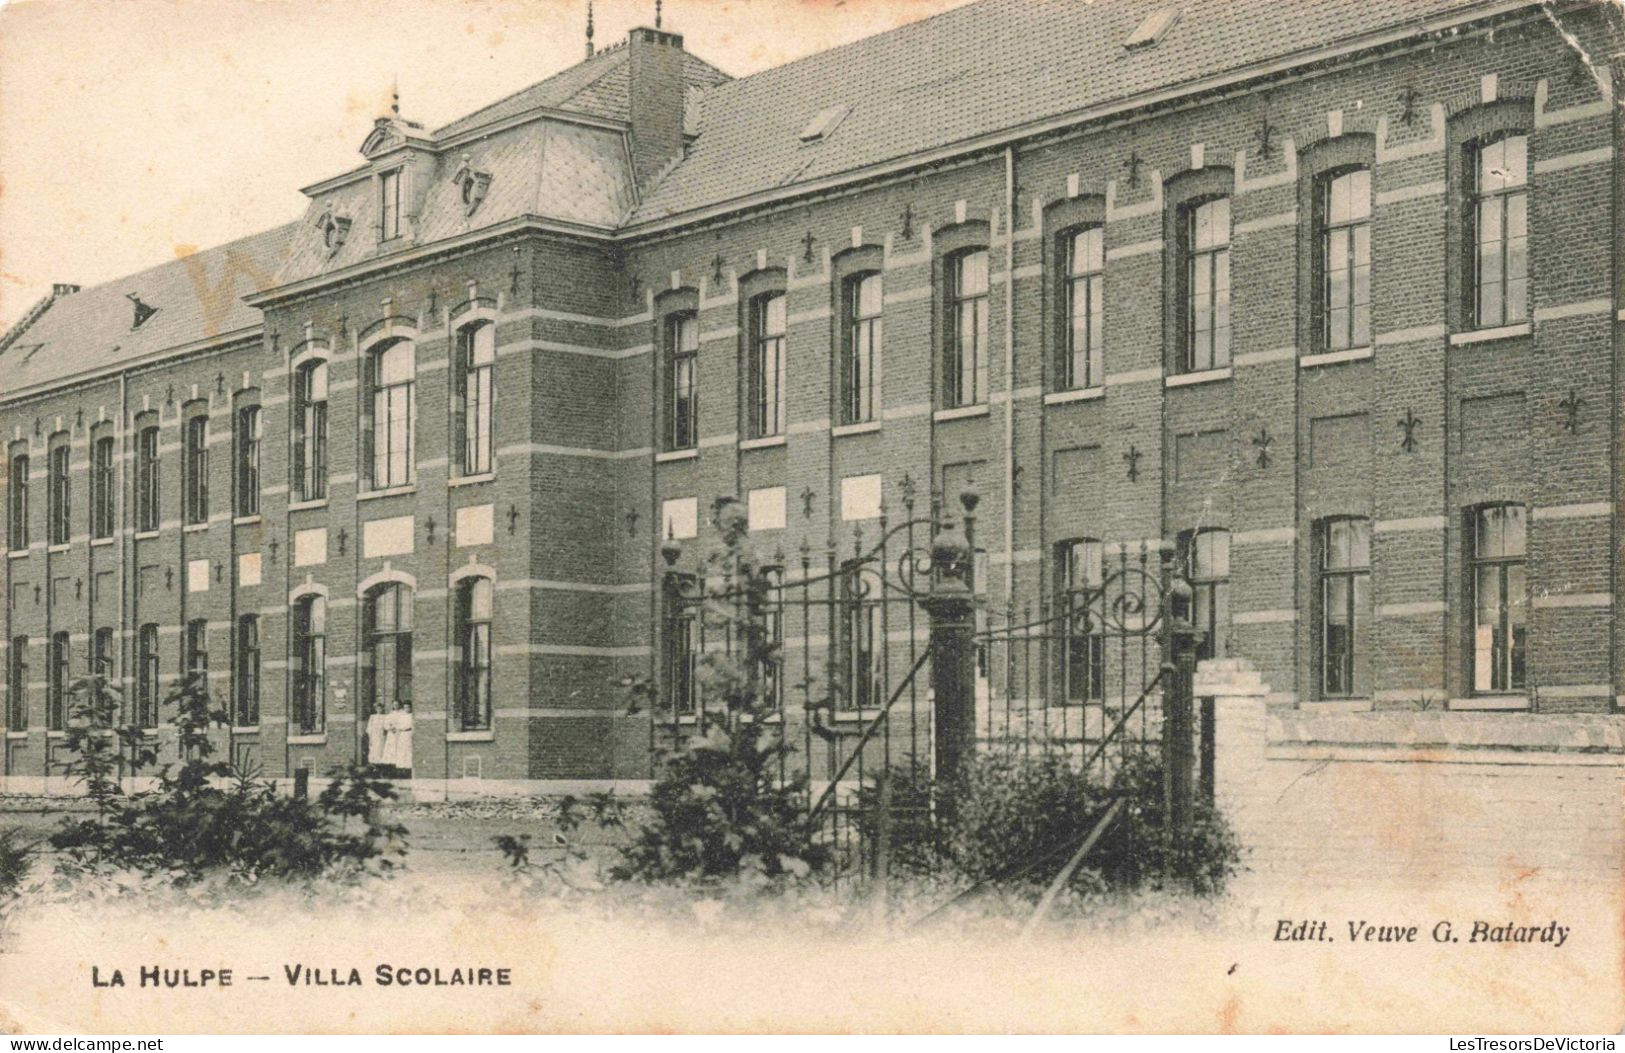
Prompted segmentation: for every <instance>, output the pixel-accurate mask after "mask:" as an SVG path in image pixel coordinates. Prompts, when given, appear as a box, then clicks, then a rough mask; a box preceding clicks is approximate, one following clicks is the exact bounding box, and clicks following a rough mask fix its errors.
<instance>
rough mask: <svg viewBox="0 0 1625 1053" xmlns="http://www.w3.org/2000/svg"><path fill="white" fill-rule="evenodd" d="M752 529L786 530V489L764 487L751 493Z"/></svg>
mask: <svg viewBox="0 0 1625 1053" xmlns="http://www.w3.org/2000/svg"><path fill="white" fill-rule="evenodd" d="M750 528H751V529H752V530H783V529H784V487H782V486H764V487H762V488H761V489H759V490H752V491H751V492H750Z"/></svg>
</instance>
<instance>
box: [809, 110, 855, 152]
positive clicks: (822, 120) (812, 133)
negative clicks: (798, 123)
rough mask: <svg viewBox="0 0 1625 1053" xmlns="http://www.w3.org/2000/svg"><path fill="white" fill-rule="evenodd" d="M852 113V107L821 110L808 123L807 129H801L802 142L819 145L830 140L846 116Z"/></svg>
mask: <svg viewBox="0 0 1625 1053" xmlns="http://www.w3.org/2000/svg"><path fill="white" fill-rule="evenodd" d="M851 112H852V107H850V106H844V105H843V106H831V107H829V108H828V109H824V110H819V111H818V113H816V114H814V115H813V119H812V120H810V121H808V122H807V127H805V128H803V129H801V141H802V142H804V143H818V142H823V141H824V140H825V139H828V138H829V137H830V136H831V135H832V134H834V132H835V129H836V128H837V127H839V126H840V123H841V122H842V121H844V120H846V115H847V114H849V113H851Z"/></svg>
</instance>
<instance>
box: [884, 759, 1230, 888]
mask: <svg viewBox="0 0 1625 1053" xmlns="http://www.w3.org/2000/svg"><path fill="white" fill-rule="evenodd" d="M1114 763H1115V764H1116V767H1115V768H1113V769H1112V770H1110V771H1109V772H1108V773H1106V774H1104V775H1103V774H1102V772H1101V771H1100V769H1098V768H1091V769H1090V771H1089V772H1087V773H1085V772H1082V771H1079V770H1078V769H1077V768H1076V766H1075V765H1074V763H1073V761H1072V759H1071V758H1069V757H1068V756H1067V755H1066V754H1065V753H1063V752H1058V751H1051V750H1042V749H1039V750H1026V749H1023V748H1022V746H1021V745H1020V744H1018V743H1006V744H1002V745H998V746H995V747H994V748H992V749H990V750H986V751H983V752H980V753H978V754H976V756H975V757H974V759H973V760H972V761H971V762H970V764H969V765H968V766H967V768H966V771H965V773H964V775H963V776H962V778H961V779H960V780H959V782H958V783H957V784H956V785H953V786H933V785H932V783H931V780H930V778H929V775H928V774H927V773H926V772H925V771H924V769H920V770H918V771H917V772H916V773H915V774H914V776H913V777H912V778H910V777H909V773H908V771H907V770H900V771H896V772H894V773H893V774H892V776H891V777H892V779H893V780H894V784H895V785H894V788H893V790H892V793H891V798H892V801H893V804H894V807H896V805H897V803H898V802H903V803H904V805H905V807H906V808H909V809H911V810H912V814H915V815H918V814H919V813H920V812H921V810H922V809H923V808H924V807H926V806H928V805H931V804H933V803H934V805H935V811H936V819H935V821H934V822H917V821H908V820H907V819H906V816H908V815H909V814H911V812H910V811H904V812H902V813H901V814H902V816H904V817H905V818H904V820H903V821H898V820H897V819H894V820H893V822H892V823H891V824H890V828H891V836H892V841H891V852H890V856H891V859H892V860H893V862H894V863H895V864H896V865H899V866H901V867H903V868H905V869H908V870H916V871H919V872H934V871H938V870H942V869H947V870H949V871H951V872H953V873H955V874H957V876H959V877H960V878H961V879H962V880H964V881H967V882H970V883H973V884H988V885H993V886H1009V887H1037V886H1042V885H1046V884H1048V883H1049V882H1050V881H1052V880H1053V879H1054V877H1055V875H1056V874H1058V873H1059V872H1060V870H1061V868H1062V867H1063V866H1064V865H1065V864H1066V861H1067V860H1068V859H1069V858H1070V857H1071V855H1072V853H1073V851H1074V850H1075V849H1076V848H1077V847H1078V845H1079V844H1081V842H1082V841H1083V839H1084V838H1085V837H1087V836H1088V834H1089V832H1090V831H1091V830H1093V829H1094V827H1095V824H1096V823H1098V822H1099V821H1100V818H1101V817H1102V816H1103V815H1104V814H1105V812H1106V810H1107V809H1108V808H1109V807H1110V806H1111V804H1112V802H1113V801H1115V800H1118V799H1121V800H1122V801H1123V802H1124V804H1123V808H1122V809H1121V811H1120V812H1119V814H1118V816H1117V817H1116V818H1115V819H1114V820H1113V822H1112V823H1111V825H1109V826H1108V827H1106V829H1105V830H1104V831H1103V833H1102V835H1101V838H1100V840H1099V841H1097V842H1096V844H1095V846H1094V847H1093V848H1092V849H1091V850H1090V852H1089V854H1088V856H1087V857H1085V859H1084V860H1083V865H1082V866H1081V867H1080V868H1079V869H1078V870H1077V871H1076V872H1075V873H1074V874H1073V877H1072V879H1071V882H1070V885H1071V887H1072V888H1073V890H1075V891H1078V892H1094V891H1107V890H1111V891H1133V890H1141V889H1161V888H1169V887H1182V888H1186V889H1189V890H1190V891H1193V892H1196V893H1198V894H1201V895H1211V894H1214V893H1217V892H1219V891H1222V889H1223V888H1224V885H1225V883H1226V881H1227V880H1228V879H1229V878H1230V876H1231V875H1232V874H1234V873H1235V871H1236V869H1237V866H1238V863H1239V860H1240V850H1239V847H1238V845H1237V842H1236V840H1235V837H1234V835H1233V833H1232V832H1231V830H1230V827H1229V825H1228V824H1227V823H1226V822H1225V821H1224V818H1223V816H1222V815H1220V814H1219V813H1218V812H1217V810H1216V809H1214V807H1213V806H1212V805H1211V804H1208V803H1205V802H1201V801H1198V802H1197V803H1196V804H1195V805H1194V806H1193V808H1192V811H1191V822H1190V826H1189V828H1188V829H1187V831H1186V834H1185V837H1184V838H1183V841H1182V844H1180V845H1179V846H1177V847H1176V846H1174V845H1173V844H1171V843H1170V842H1169V841H1168V839H1167V838H1166V836H1165V833H1164V823H1163V816H1164V814H1165V813H1164V802H1163V785H1162V772H1163V768H1162V761H1161V757H1160V751H1156V750H1151V751H1146V752H1130V753H1127V754H1125V755H1124V756H1123V757H1122V758H1121V759H1120V760H1117V761H1115V762H1114ZM875 798H876V792H875V790H874V789H873V787H866V788H865V790H864V795H863V800H864V804H865V808H864V812H863V815H864V817H865V818H864V824H865V829H864V833H865V835H866V836H871V837H872V836H873V835H874V833H875V827H876V823H875V819H874V818H873V806H874V804H875ZM944 806H946V807H944Z"/></svg>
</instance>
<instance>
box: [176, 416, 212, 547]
mask: <svg viewBox="0 0 1625 1053" xmlns="http://www.w3.org/2000/svg"><path fill="white" fill-rule="evenodd" d="M181 471H182V473H183V474H184V475H185V477H186V509H185V511H186V522H187V523H191V524H196V523H207V522H208V521H209V418H208V417H206V416H204V415H202V414H199V415H197V416H195V417H192V418H190V419H188V420H187V422H186V446H185V451H184V457H183V459H182V461H181Z"/></svg>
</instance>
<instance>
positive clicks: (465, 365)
mask: <svg viewBox="0 0 1625 1053" xmlns="http://www.w3.org/2000/svg"><path fill="white" fill-rule="evenodd" d="M496 354H497V327H496V325H495V323H492V322H478V323H475V324H474V325H469V326H464V327H463V328H462V329H460V330H458V332H457V374H456V384H457V389H456V392H455V394H454V398H455V405H456V408H457V416H458V419H459V421H460V423H461V427H460V428H459V429H458V431H459V432H460V435H461V440H462V441H461V448H460V450H459V454H458V458H457V467H458V469H459V472H460V474H462V475H483V474H485V473H486V472H489V471H491V406H492V403H493V401H494V396H495V391H494V389H493V387H492V384H493V377H494V375H495V365H496Z"/></svg>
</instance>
